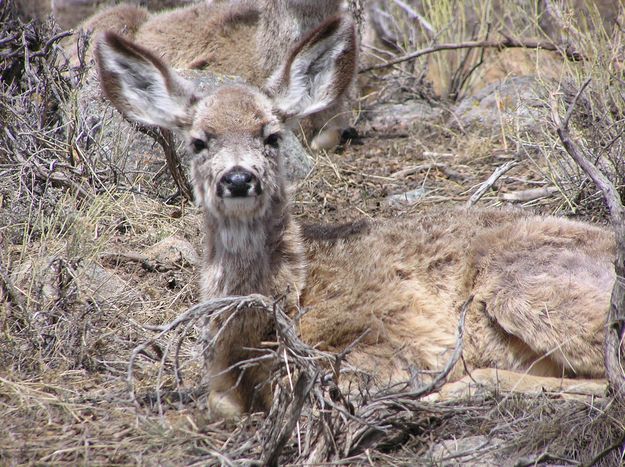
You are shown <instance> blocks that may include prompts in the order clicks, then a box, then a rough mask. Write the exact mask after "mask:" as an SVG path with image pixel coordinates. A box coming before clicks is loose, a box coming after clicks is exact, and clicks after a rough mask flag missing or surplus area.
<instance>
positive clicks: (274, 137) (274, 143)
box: [264, 133, 282, 148]
mask: <svg viewBox="0 0 625 467" xmlns="http://www.w3.org/2000/svg"><path fill="white" fill-rule="evenodd" d="M280 140H282V135H281V134H280V133H271V134H270V135H269V136H267V137H266V138H265V141H264V142H265V146H271V147H272V148H277V147H278V146H279V145H280Z"/></svg>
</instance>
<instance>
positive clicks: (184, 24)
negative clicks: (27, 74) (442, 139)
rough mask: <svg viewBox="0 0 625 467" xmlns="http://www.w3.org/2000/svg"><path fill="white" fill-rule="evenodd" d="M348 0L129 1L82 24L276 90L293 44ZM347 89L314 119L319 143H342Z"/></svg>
mask: <svg viewBox="0 0 625 467" xmlns="http://www.w3.org/2000/svg"><path fill="white" fill-rule="evenodd" d="M342 4H343V1H342V0H263V1H260V2H252V1H239V2H218V1H206V2H202V3H198V4H194V5H190V6H188V7H185V8H178V9H174V10H171V11H166V12H163V13H159V14H150V13H149V12H148V11H147V10H146V9H145V8H142V7H139V6H135V5H128V4H122V5H118V6H116V7H113V8H110V9H107V10H104V11H102V12H100V13H98V14H97V15H94V16H93V17H91V18H89V19H88V20H87V21H85V23H84V24H83V26H82V27H83V28H84V29H85V30H88V31H92V32H98V31H114V32H117V33H118V34H121V35H122V36H124V37H127V38H129V39H132V40H134V41H136V42H137V43H138V44H141V45H142V46H144V47H146V48H147V49H149V50H151V51H152V52H153V53H154V54H155V55H156V56H158V57H160V58H161V59H163V60H165V61H167V62H168V63H169V64H170V65H171V66H173V67H175V68H183V69H204V68H206V69H210V70H211V71H214V72H217V73H221V74H228V75H237V76H240V77H242V78H244V79H245V80H246V81H247V82H249V83H250V84H253V85H255V86H266V87H267V88H268V90H271V88H273V87H276V86H278V85H279V80H280V79H281V75H280V74H277V75H272V73H273V72H276V71H277V65H278V64H280V63H284V62H285V58H286V55H287V53H288V51H289V50H290V49H291V48H292V47H294V46H295V45H296V44H297V42H298V41H299V40H300V39H301V38H302V37H303V36H304V34H306V33H307V32H308V31H310V30H312V29H313V28H315V27H316V26H318V25H319V24H321V23H322V22H323V20H325V19H326V18H329V17H331V16H334V15H336V14H340V13H341V11H342ZM354 37H355V36H354ZM355 50H356V48H354V53H355ZM309 65H310V66H315V64H314V63H311V64H309ZM345 65H346V66H349V70H350V73H344V74H343V77H344V79H345V80H346V81H348V82H350V84H351V80H352V78H353V75H354V73H355V70H356V61H355V60H353V61H350V62H349V63H347V62H346V63H345ZM345 89H347V87H346V88H345ZM344 93H345V92H344V91H343V92H342V93H341V95H339V96H337V98H336V99H335V102H334V103H333V104H332V105H330V106H328V108H327V109H324V110H323V111H319V112H311V114H310V118H309V119H307V121H308V125H307V126H308V127H312V133H311V132H310V131H308V132H307V134H308V135H311V136H314V138H313V139H312V141H311V147H312V148H313V149H330V148H333V147H334V146H336V145H337V144H339V142H340V139H341V131H342V129H344V128H346V127H347V126H348V124H349V119H348V111H347V107H346V104H345V99H344V98H343V94H344ZM307 129H308V130H311V128H307Z"/></svg>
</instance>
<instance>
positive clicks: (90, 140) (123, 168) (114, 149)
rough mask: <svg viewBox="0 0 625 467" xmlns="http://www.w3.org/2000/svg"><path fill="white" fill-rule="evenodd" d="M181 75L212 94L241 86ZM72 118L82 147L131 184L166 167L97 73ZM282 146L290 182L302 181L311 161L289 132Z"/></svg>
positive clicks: (203, 75) (206, 75)
mask: <svg viewBox="0 0 625 467" xmlns="http://www.w3.org/2000/svg"><path fill="white" fill-rule="evenodd" d="M180 74H181V75H182V76H183V77H185V78H187V79H189V80H191V81H194V82H195V83H196V84H197V85H198V87H199V89H200V91H202V92H210V90H211V89H214V88H215V87H217V86H219V85H223V84H232V83H238V82H241V80H240V79H237V78H232V77H225V76H219V75H215V74H213V73H210V72H208V71H188V70H185V71H181V72H180ZM69 115H70V116H71V115H75V118H77V119H78V120H79V128H80V129H82V130H83V131H82V132H81V133H82V135H83V136H82V139H81V141H80V143H81V145H82V146H83V147H88V146H93V145H96V147H97V149H98V151H97V152H98V153H99V157H100V158H101V159H103V161H104V162H105V163H106V164H107V165H108V166H110V167H115V168H118V169H119V170H120V172H122V174H123V176H124V177H125V178H127V179H128V180H129V181H131V182H134V181H136V180H137V179H139V178H140V177H143V176H145V174H146V172H147V173H156V172H158V170H160V168H161V167H162V166H163V164H164V162H165V155H164V153H163V150H162V148H161V147H160V145H159V144H157V143H156V142H155V141H154V140H153V139H152V138H151V137H149V136H147V135H145V134H143V133H141V132H140V131H138V130H137V129H136V128H137V127H136V125H134V124H132V123H129V122H128V121H127V120H126V119H125V118H124V117H122V116H121V114H120V113H119V112H117V111H116V110H115V109H114V108H113V107H112V106H111V105H110V104H109V103H108V101H106V99H105V98H104V97H103V96H102V94H101V90H100V85H99V80H98V78H97V76H96V74H95V73H89V75H88V77H87V78H85V82H84V85H83V87H82V88H81V89H80V90H79V91H78V102H77V107H76V109H74V111H73V112H71V111H70V113H69ZM68 118H71V117H68ZM174 137H175V144H176V148H177V153H178V155H179V157H180V159H181V160H182V162H183V165H185V166H187V167H188V163H189V160H190V158H191V155H190V154H188V153H187V151H186V144H185V142H184V141H183V139H182V138H181V137H180V136H178V135H175V136H174ZM283 145H284V152H285V156H286V157H285V160H286V163H285V166H286V172H287V177H288V178H289V179H290V180H299V179H301V178H303V177H304V176H305V175H307V174H308V173H309V172H310V171H311V170H312V167H313V161H312V158H311V157H310V156H309V155H308V153H307V152H306V150H305V149H304V147H303V146H302V145H301V143H300V142H299V140H298V139H297V138H296V137H295V135H293V133H292V132H291V131H287V132H286V134H285V137H284V138H283Z"/></svg>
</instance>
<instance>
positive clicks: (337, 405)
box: [0, 1, 625, 466]
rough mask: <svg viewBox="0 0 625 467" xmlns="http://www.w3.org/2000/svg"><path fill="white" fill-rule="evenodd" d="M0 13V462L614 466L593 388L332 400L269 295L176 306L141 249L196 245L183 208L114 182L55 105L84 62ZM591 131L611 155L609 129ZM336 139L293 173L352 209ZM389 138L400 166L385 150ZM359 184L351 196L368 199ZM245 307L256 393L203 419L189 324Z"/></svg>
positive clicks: (174, 285) (618, 450)
mask: <svg viewBox="0 0 625 467" xmlns="http://www.w3.org/2000/svg"><path fill="white" fill-rule="evenodd" d="M0 24H1V26H0V29H1V30H0V57H1V59H2V60H1V62H0V78H1V82H0V92H1V95H0V329H1V333H0V420H2V424H1V425H0V464H2V465H34V464H36V465H77V464H86V465H135V464H146V465H184V464H188V465H212V464H215V465H216V464H225V465H239V464H240V465H244V464H261V463H263V464H277V463H284V464H287V463H291V464H305V463H314V464H325V463H337V464H344V463H345V464H347V463H349V464H369V465H381V464H388V465H397V464H410V465H414V464H422V465H432V464H433V465H449V464H455V463H485V464H491V465H503V464H506V465H508V464H510V465H518V466H521V465H541V464H549V465H606V466H612V465H618V463H619V462H620V461H621V459H622V457H621V456H622V446H623V443H624V442H625V439H624V433H625V426H624V422H623V420H624V419H625V408H623V407H621V406H619V405H618V404H617V403H615V402H614V401H612V400H611V399H610V398H602V399H600V400H584V401H578V400H561V399H552V398H550V397H549V396H547V395H541V396H521V395H514V396H511V395H506V394H497V393H495V394H490V395H488V396H487V397H480V398H474V399H471V400H467V401H464V402H457V403H446V404H442V403H438V404H437V403H432V402H424V401H422V400H421V398H422V396H424V395H426V394H427V393H429V392H431V391H432V390H433V389H434V387H431V386H428V387H423V386H420V384H419V383H418V382H416V381H415V382H412V383H407V384H406V385H405V386H402V387H388V388H375V389H374V388H368V387H358V388H354V389H353V391H351V392H350V393H349V394H342V393H341V392H340V391H339V390H338V385H337V383H338V380H339V379H340V377H341V356H340V355H339V356H336V355H328V354H323V353H320V352H318V351H316V350H314V349H311V348H310V347H308V346H306V345H304V344H303V343H302V342H301V341H299V339H298V338H297V336H296V335H295V333H294V331H293V330H294V326H293V323H292V322H291V321H290V320H289V319H288V318H287V317H286V316H284V314H283V313H282V311H281V308H280V303H279V302H278V303H272V302H268V301H267V300H266V299H265V298H263V297H247V298H244V299H233V300H224V301H219V302H215V303H208V304H201V305H196V306H193V305H194V304H195V303H197V291H196V285H195V284H196V277H195V275H196V269H195V267H194V266H195V265H194V264H193V261H192V260H190V259H189V257H188V256H185V255H181V256H179V257H176V258H175V259H174V260H164V259H162V257H160V256H157V257H155V256H152V255H151V253H150V251H152V250H151V248H152V247H153V246H155V245H157V244H158V243H159V241H160V240H163V239H166V238H170V237H172V236H177V237H180V238H183V239H186V240H188V241H189V242H191V243H192V244H195V245H197V243H198V241H199V237H200V235H201V232H200V228H199V225H200V219H199V214H198V213H197V212H196V210H195V209H194V208H193V207H190V206H186V205H185V204H184V203H182V204H179V205H171V204H167V203H166V202H165V201H164V198H165V196H163V193H164V192H165V193H167V192H168V193H169V194H171V193H172V192H173V191H175V185H174V184H173V183H172V182H171V181H166V180H165V177H164V176H163V175H162V173H163V172H164V171H157V172H151V173H144V174H140V175H141V176H139V177H132V178H131V177H127V175H126V174H125V172H124V165H123V161H122V162H120V161H121V160H122V159H123V155H122V156H121V157H122V159H120V158H115V157H112V156H111V154H110V153H108V152H107V151H108V150H107V151H105V150H104V148H102V147H100V146H99V145H98V141H97V138H94V137H93V135H92V134H91V133H90V132H89V130H88V129H87V127H86V126H85V122H83V121H81V119H80V116H79V115H75V114H73V113H72V111H71V109H73V108H74V107H73V106H72V103H73V102H74V100H75V98H76V96H75V92H76V88H77V87H78V86H80V83H81V80H82V79H83V76H84V73H85V70H84V69H79V70H70V69H68V67H67V66H66V65H65V61H64V59H63V55H62V52H61V49H60V47H59V40H61V39H62V37H63V36H64V35H65V33H63V32H62V31H58V30H56V29H55V26H54V25H53V24H51V23H50V24H38V23H29V24H22V23H20V22H19V21H18V20H17V19H16V17H15V14H14V10H13V4H12V2H10V1H9V2H4V3H3V4H2V5H1V6H0ZM612 115H616V113H613V114H612ZM609 128H610V131H617V130H615V129H614V128H613V127H609ZM617 134H618V132H617ZM606 135H607V133H606ZM605 138H607V136H606V137H605ZM605 138H604V139H605ZM452 140H453V138H451V139H447V140H446V142H445V144H451V143H450V141H452ZM606 141H607V140H606ZM608 142H609V141H608ZM376 144H378V147H383V141H378V142H377V143H376ZM598 144H599V146H600V147H605V148H608V149H610V150H613V149H614V150H616V149H615V148H617V147H618V145H620V144H622V139H617V140H615V141H614V142H612V143H611V144H609V145H608V146H605V145H601V143H598ZM356 149H358V148H356ZM351 151H354V149H353V148H349V147H348V148H347V149H346V153H347V157H349V158H352V159H351V160H352V161H353V164H354V165H353V166H352V167H351V168H350V166H349V165H343V166H341V167H339V168H338V169H336V163H335V162H333V161H329V160H328V162H327V163H326V162H324V159H320V160H319V169H320V170H319V172H318V173H319V174H318V175H313V177H312V178H310V179H309V180H307V181H306V182H304V186H310V187H314V190H311V192H312V191H315V192H317V193H326V195H318V196H321V198H322V199H329V200H330V202H329V203H324V209H325V208H326V207H327V205H328V204H334V205H335V206H333V207H332V210H334V209H339V208H342V207H345V206H349V205H350V203H351V204H353V193H354V191H360V192H361V193H362V191H363V187H362V185H360V184H359V183H358V180H360V178H359V177H362V178H364V179H369V180H372V182H371V183H378V182H380V180H382V181H384V177H386V175H377V177H380V178H376V176H375V175H374V176H373V177H368V178H367V177H363V174H362V171H361V170H360V169H359V167H362V166H364V165H367V162H366V161H365V162H363V161H362V160H360V159H358V157H359V155H360V154H359V151H358V150H356V151H355V152H351ZM380 151H384V150H383V149H381V150H380ZM393 151H395V152H394V157H395V156H396V159H397V164H400V163H401V161H402V159H401V158H402V157H403V156H404V155H405V153H404V152H403V151H404V150H403V149H401V148H399V149H397V148H395V149H393ZM360 152H364V150H361V151H360ZM619 161H621V162H622V158H621V159H619ZM404 162H405V161H404ZM369 165H370V164H369ZM434 169H436V170H438V169H440V172H441V174H442V175H441V177H446V175H445V172H444V171H443V170H442V168H440V167H438V168H437V167H434ZM449 170H450V171H449V172H448V173H452V172H451V170H452V169H449ZM461 170H463V171H465V170H466V173H467V176H469V175H468V174H469V172H470V170H468V169H466V167H463V168H461ZM482 170H484V169H482ZM486 171H488V169H486ZM315 177H316V178H315ZM334 177H336V178H334ZM337 180H338V182H337ZM355 180H356V181H355ZM339 182H340V183H339ZM454 183H458V182H457V181H456V182H454ZM366 186H367V185H365V187H366ZM378 187H379V183H378V184H376V185H371V192H375V193H373V195H372V194H371V192H370V193H368V194H367V196H369V197H371V198H378V199H379V197H381V196H384V195H386V192H385V191H384V190H386V189H383V190H382V191H381V192H377V191H375V190H377V189H378ZM302 196H304V197H305V196H306V195H302ZM324 196H325V198H324ZM454 196H458V195H457V194H456V195H454ZM442 198H445V200H446V201H450V200H451V199H450V197H445V196H443V197H442ZM442 198H441V200H439V202H441V201H442V200H443V199H442ZM306 201H307V202H308V203H310V204H307V203H306ZM317 201H318V199H315V198H312V199H308V198H304V200H303V201H302V199H300V203H299V204H298V206H297V209H298V210H299V211H300V213H301V215H302V216H304V217H313V218H314V217H317V214H316V213H315V212H314V211H315V210H316V209H318V208H317V207H316V206H313V204H314V203H315V202H317ZM582 201H583V199H582ZM582 201H580V202H582ZM319 209H320V208H319ZM376 209H379V205H376ZM307 212H308V213H307ZM250 304H255V305H256V306H263V307H264V308H265V309H266V312H267V313H271V314H272V315H273V316H274V317H275V319H276V323H277V324H278V342H277V343H275V346H274V349H275V357H276V360H277V361H279V362H280V363H279V365H278V366H279V371H277V372H276V373H277V376H276V393H275V394H276V397H275V402H274V406H273V407H272V409H271V412H270V413H269V415H267V416H264V415H260V414H255V415H251V416H249V417H247V418H245V419H244V420H242V421H240V422H239V423H238V424H237V425H236V426H226V425H224V424H223V423H212V422H210V421H208V420H207V419H206V417H205V411H204V407H203V397H204V396H205V393H204V392H205V391H204V388H203V387H202V385H201V383H200V381H201V370H200V368H201V362H200V361H199V357H198V356H199V355H201V354H202V351H201V350H202V349H201V344H202V342H201V338H200V335H199V333H198V331H197V326H196V324H197V323H198V320H201V319H203V318H204V317H205V316H206V315H207V314H211V313H220V312H223V311H224V310H227V309H237V310H239V311H240V312H244V311H245V308H246V306H248V305H250ZM460 329H461V328H460ZM459 348H460V347H459ZM456 357H459V354H457V355H456ZM510 460H512V461H510Z"/></svg>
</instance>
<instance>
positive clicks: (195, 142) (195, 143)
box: [191, 138, 206, 154]
mask: <svg viewBox="0 0 625 467" xmlns="http://www.w3.org/2000/svg"><path fill="white" fill-rule="evenodd" d="M191 148H192V149H193V152H194V153H196V154H197V153H198V152H201V151H203V150H204V149H206V141H204V140H203V139H200V138H193V139H192V140H191Z"/></svg>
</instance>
